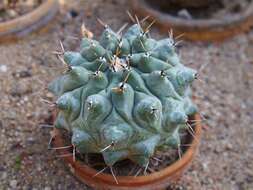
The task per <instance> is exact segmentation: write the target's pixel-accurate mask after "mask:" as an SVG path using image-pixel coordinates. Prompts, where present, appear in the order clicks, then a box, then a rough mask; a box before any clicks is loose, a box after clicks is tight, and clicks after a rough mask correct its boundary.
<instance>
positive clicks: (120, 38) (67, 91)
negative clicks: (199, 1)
mask: <svg viewBox="0 0 253 190" xmlns="http://www.w3.org/2000/svg"><path fill="white" fill-rule="evenodd" d="M63 56H64V57H63V59H64V62H65V63H66V64H67V65H68V70H67V71H66V72H65V73H64V74H63V75H61V76H60V77H58V78H56V79H55V80H54V81H52V82H51V83H50V84H49V90H50V91H51V92H53V93H54V94H55V95H56V96H58V99H57V101H56V103H55V104H56V106H57V108H58V115H57V119H56V121H55V127H56V128H60V129H66V130H69V131H70V133H71V134H72V139H71V140H72V144H73V146H75V148H76V149H77V150H78V151H79V152H80V153H84V154H85V153H101V154H102V155H103V158H104V161H105V163H106V164H107V165H108V166H112V165H113V164H114V163H115V162H117V161H119V160H122V159H130V160H132V161H133V162H135V163H137V164H139V165H141V166H145V165H146V164H147V163H148V162H149V159H150V157H152V156H153V155H154V153H155V151H157V150H166V149H168V148H175V147H178V145H180V135H179V133H180V131H181V130H182V129H185V128H187V121H188V117H189V116H190V115H193V114H194V113H196V111H197V108H196V106H195V105H194V104H193V103H192V101H191V89H190V85H191V83H192V82H193V80H194V79H195V78H196V74H197V72H196V71H195V70H193V69H191V68H188V67H185V66H184V65H183V64H182V63H181V62H180V59H179V57H178V55H177V53H176V50H175V43H174V40H173V38H172V37H168V38H166V39H162V40H159V41H157V40H155V39H153V38H151V37H150V35H149V34H148V31H147V29H146V30H143V29H142V28H141V27H140V25H139V24H134V25H132V26H131V27H130V28H128V30H127V31H126V33H125V34H124V35H120V34H118V33H116V32H114V31H113V30H112V29H111V28H110V27H108V26H105V29H104V31H103V33H102V35H101V37H100V39H99V41H96V40H95V39H91V38H89V37H83V39H82V42H81V47H80V52H72V51H68V52H64V54H63Z"/></svg>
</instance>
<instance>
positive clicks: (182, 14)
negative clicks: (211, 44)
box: [130, 0, 253, 41]
mask: <svg viewBox="0 0 253 190" xmlns="http://www.w3.org/2000/svg"><path fill="white" fill-rule="evenodd" d="M198 2H199V0H179V1H175V0H170V1H166V0H161V1H155V0H139V1H135V0H131V1H130V3H131V7H132V9H133V11H134V12H136V14H139V15H141V16H143V17H145V16H147V15H149V16H150V19H155V20H156V22H157V24H159V26H160V29H161V30H162V31H166V32H167V31H168V30H170V29H171V28H172V29H173V30H174V32H175V33H176V34H182V33H183V34H184V38H185V39H189V40H202V41H222V40H224V39H226V38H228V37H232V36H234V35H236V34H238V33H241V32H244V31H248V30H249V29H250V27H251V26H253V1H252V0H241V1H240V0H232V1H229V0H208V1H201V2H203V3H198Z"/></svg>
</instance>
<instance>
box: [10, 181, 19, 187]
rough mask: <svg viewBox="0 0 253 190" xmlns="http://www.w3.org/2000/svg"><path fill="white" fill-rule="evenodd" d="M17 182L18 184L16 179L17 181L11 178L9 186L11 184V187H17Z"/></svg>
mask: <svg viewBox="0 0 253 190" xmlns="http://www.w3.org/2000/svg"><path fill="white" fill-rule="evenodd" d="M17 184H18V181H17V180H11V181H10V186H11V187H12V188H16V187H17Z"/></svg>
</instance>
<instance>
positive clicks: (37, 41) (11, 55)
mask: <svg viewBox="0 0 253 190" xmlns="http://www.w3.org/2000/svg"><path fill="white" fill-rule="evenodd" d="M234 1H235V0H234ZM234 1H231V2H230V1H225V3H226V5H229V6H230V4H232V2H234ZM138 2H139V3H140V2H142V1H138ZM161 2H163V3H164V1H161ZM186 2H187V1H186ZM207 2H208V1H207ZM240 2H244V3H248V4H243V5H241V6H242V7H241V9H239V8H238V7H236V6H235V7H232V8H231V10H232V13H233V11H234V12H236V11H238V10H239V12H240V11H241V12H245V11H244V8H245V7H249V6H250V5H251V4H252V3H251V1H240ZM208 3H209V4H208V5H205V6H204V7H201V8H200V7H197V8H196V7H194V6H193V7H192V6H191V9H189V10H188V9H187V8H182V7H181V8H178V7H177V8H175V9H173V10H174V11H170V12H166V11H165V12H166V13H165V14H172V15H174V16H175V15H176V16H177V17H179V18H181V19H186V20H187V22H188V23H190V22H191V21H192V20H194V19H199V18H200V17H201V18H202V17H203V18H205V19H206V18H214V19H218V20H221V18H222V17H223V16H224V15H226V14H227V12H224V11H227V10H228V9H227V8H226V7H225V8H224V6H223V9H222V10H220V9H218V8H217V6H218V5H217V4H216V2H214V1H210V2H208ZM151 6H154V5H152V3H151ZM229 6H228V7H229ZM237 6H238V4H237ZM154 7H155V6H154ZM207 7H208V11H210V14H204V15H203V14H201V13H200V12H201V11H202V13H203V12H204V13H205V12H206V10H207ZM166 9H167V8H166ZM0 10H1V3H0ZM127 10H129V11H130V12H131V13H132V14H133V15H134V14H137V15H139V18H140V19H142V18H144V17H145V16H143V15H142V14H140V13H138V10H134V11H133V10H132V7H131V6H130V1H127V0H119V1H116V0H70V1H64V0H60V9H59V11H58V13H57V15H56V17H55V18H54V19H53V20H51V21H50V23H49V24H47V25H46V26H44V27H43V29H41V30H40V31H39V32H35V33H30V34H28V35H27V36H26V37H25V38H24V39H22V40H18V41H17V40H14V41H12V42H3V43H1V44H0V150H1V151H0V179H1V180H0V189H3V190H4V189H24V190H27V189H34V190H35V189H45V190H50V189H52V190H53V189H59V190H64V189H88V188H86V187H85V186H84V184H81V183H80V182H79V181H77V180H76V179H75V178H74V177H73V176H72V175H71V174H70V173H69V171H67V170H66V169H65V167H64V164H63V163H62V162H61V161H60V159H59V158H56V154H55V152H53V151H48V150H47V143H48V141H49V138H50V136H49V131H50V129H47V128H41V127H39V126H40V125H41V124H45V123H49V122H50V119H51V112H52V109H51V108H50V107H49V106H48V105H47V104H45V103H43V101H41V98H44V99H48V100H51V101H53V100H54V97H53V96H52V94H50V93H48V92H47V91H46V90H45V87H46V85H47V84H48V83H49V81H51V80H52V79H53V78H54V77H55V76H56V75H58V74H60V73H61V72H62V71H63V70H64V66H63V65H62V64H61V62H60V61H59V60H58V59H57V58H56V56H55V55H53V54H52V52H53V51H55V50H60V49H61V47H60V41H62V43H63V46H64V48H65V50H77V49H78V48H79V43H80V37H81V33H80V28H81V25H82V23H85V26H86V27H87V28H88V29H89V30H90V31H92V32H93V33H94V36H95V37H97V36H99V34H101V31H102V30H103V27H102V26H101V24H99V22H97V18H100V19H101V20H102V21H103V22H104V23H106V24H108V25H109V26H110V27H112V29H114V30H118V29H119V28H120V27H121V26H122V25H124V24H125V23H129V24H131V22H132V21H131V19H130V18H129V16H128V15H127V13H126V11H127ZM156 10H160V9H156ZM192 10H193V12H192ZM229 10H230V9H229ZM22 11H23V10H20V11H16V12H15V11H14V12H15V13H14V12H12V13H8V14H6V13H2V12H4V11H2V12H1V11H0V12H1V13H0V18H1V19H0V24H1V22H4V21H6V20H8V19H10V18H13V17H18V16H19V14H23V12H22ZM162 11H163V12H164V10H162ZM194 11H195V12H194ZM212 11H214V12H212ZM215 11H216V12H215ZM222 11H223V12H222ZM247 11H248V10H247ZM217 12H219V15H218V13H217ZM195 13H196V14H195ZM211 13H212V14H211ZM214 13H217V14H214ZM230 13H231V11H230V12H229V16H228V17H230V18H232V17H233V16H231V15H230ZM10 15H12V16H10ZM247 19H248V18H247ZM251 19H252V18H251ZM146 22H150V21H146ZM157 23H159V19H157ZM161 28H163V27H162V24H160V25H154V26H152V28H151V36H152V37H154V38H156V39H160V38H164V37H168V33H167V32H164V29H162V30H160V29H161ZM211 30H212V29H211ZM247 30H248V31H247V32H241V33H240V34H238V35H236V36H234V37H230V38H227V39H226V40H224V41H220V40H219V41H213V40H211V41H208V40H205V42H200V41H186V40H184V41H183V42H180V43H179V44H178V45H177V46H178V53H179V55H180V56H181V58H182V62H183V63H184V64H185V65H188V66H190V67H192V68H195V69H197V70H199V69H200V71H201V72H200V79H201V80H199V81H196V82H195V84H194V86H193V89H194V90H193V92H194V96H195V98H196V99H195V102H196V103H197V104H198V107H199V108H200V113H201V114H202V115H203V116H204V117H205V118H206V120H205V121H203V125H204V128H205V130H204V134H203V138H202V142H201V146H200V149H199V154H198V155H197V156H196V158H195V160H194V161H193V163H192V165H191V167H190V168H189V170H188V171H187V172H186V173H185V174H184V176H183V178H182V180H181V181H180V182H179V183H178V184H177V185H176V188H177V189H187V190H188V189H194V190H198V189H204V190H205V189H210V190H220V189H225V190H230V189H235V190H237V189H238V190H249V189H253V162H252V160H253V143H252V139H253V95H252V94H253V28H250V26H247ZM175 32H177V29H175ZM180 32H182V31H181V30H180V31H179V33H180ZM0 34H1V30H0ZM0 37H1V36H0ZM186 37H187V31H186ZM181 38H182V39H183V38H184V36H182V37H181ZM195 40H196V37H195Z"/></svg>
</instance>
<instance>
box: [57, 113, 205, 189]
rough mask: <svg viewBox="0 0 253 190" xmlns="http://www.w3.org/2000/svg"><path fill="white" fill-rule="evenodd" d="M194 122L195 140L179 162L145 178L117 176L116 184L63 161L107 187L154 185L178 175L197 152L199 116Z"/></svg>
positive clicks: (110, 178)
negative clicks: (107, 185)
mask: <svg viewBox="0 0 253 190" xmlns="http://www.w3.org/2000/svg"><path fill="white" fill-rule="evenodd" d="M193 118H194V120H196V122H195V123H196V125H195V127H194V130H195V138H192V142H191V144H192V145H191V146H190V147H188V148H187V150H186V151H185V152H184V154H183V155H182V157H181V159H180V160H177V161H176V162H174V163H172V164H171V165H169V166H167V167H166V168H163V169H162V170H160V171H157V172H154V173H151V174H148V175H146V176H137V177H134V176H117V181H118V184H117V183H116V182H115V179H114V178H113V176H112V175H110V174H105V173H101V174H99V175H97V176H94V175H95V174H96V173H97V172H98V171H97V170H95V169H94V168H91V167H89V166H87V165H85V164H84V163H82V162H80V161H78V160H76V161H73V159H72V157H64V158H63V159H64V161H65V162H66V163H67V164H68V165H69V166H70V168H71V171H72V172H73V173H74V174H75V173H82V174H83V176H85V177H87V178H92V179H94V180H97V181H99V182H102V183H105V184H109V185H116V186H117V185H118V186H129V187H130V186H136V185H147V184H152V183H156V182H157V181H160V180H163V179H165V178H169V177H170V176H172V175H173V174H175V173H178V172H179V171H180V170H183V169H184V168H185V167H186V166H188V165H189V164H190V162H191V161H192V159H193V156H194V154H195V152H196V150H197V147H198V145H199V141H200V138H201V133H202V126H201V121H200V119H201V118H200V115H199V114H195V115H194V117H193ZM54 132H55V134H56V137H55V139H54V141H53V144H54V145H57V147H61V146H63V139H62V138H60V130H59V129H56V128H54ZM57 151H58V152H59V153H61V154H68V153H69V151H68V150H66V149H60V150H57ZM77 177H78V178H79V179H80V176H78V175H77Z"/></svg>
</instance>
